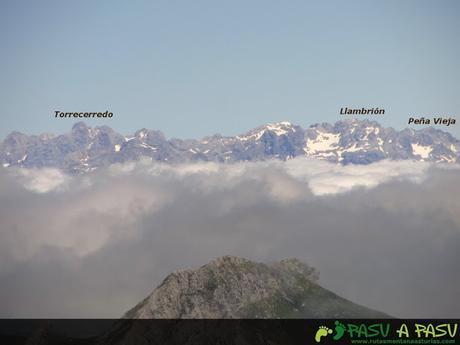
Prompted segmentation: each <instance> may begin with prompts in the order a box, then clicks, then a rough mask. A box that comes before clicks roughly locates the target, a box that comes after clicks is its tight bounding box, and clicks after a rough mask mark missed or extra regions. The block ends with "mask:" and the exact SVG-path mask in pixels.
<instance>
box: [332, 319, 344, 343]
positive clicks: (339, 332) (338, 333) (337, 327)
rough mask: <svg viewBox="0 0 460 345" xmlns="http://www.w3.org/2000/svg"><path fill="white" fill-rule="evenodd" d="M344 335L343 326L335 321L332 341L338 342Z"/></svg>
mask: <svg viewBox="0 0 460 345" xmlns="http://www.w3.org/2000/svg"><path fill="white" fill-rule="evenodd" d="M344 333H345V325H344V324H343V323H340V322H339V321H336V322H335V335H334V337H333V338H332V339H334V340H339V339H340V338H342V337H343V334H344Z"/></svg>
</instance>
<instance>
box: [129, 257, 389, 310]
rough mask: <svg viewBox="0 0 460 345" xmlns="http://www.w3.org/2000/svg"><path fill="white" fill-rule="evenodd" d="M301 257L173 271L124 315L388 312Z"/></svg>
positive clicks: (229, 260) (234, 260) (225, 260)
mask: <svg viewBox="0 0 460 345" xmlns="http://www.w3.org/2000/svg"><path fill="white" fill-rule="evenodd" d="M318 277H319V274H318V272H317V271H316V270H315V269H314V268H312V267H310V266H308V265H306V264H304V263H301V262H300V261H298V260H297V259H289V260H283V261H281V262H277V263H273V264H263V263H256V262H252V261H249V260H245V259H242V258H238V257H231V256H224V257H221V258H218V259H216V260H214V261H211V262H210V263H208V264H207V265H205V266H202V267H201V268H199V269H197V270H182V271H177V272H174V273H172V274H170V275H169V276H168V277H166V279H165V280H164V281H163V282H162V283H161V285H160V286H158V287H157V288H156V289H155V290H154V291H153V292H152V294H151V295H150V296H148V297H147V298H146V299H144V300H143V301H142V302H141V303H139V304H138V305H137V306H135V307H134V308H133V309H131V310H130V311H128V312H127V313H126V314H125V316H124V318H135V319H137V318H161V319H176V318H210V319H216V318H347V317H348V318H350V317H355V318H368V317H374V318H379V317H388V316H387V315H385V314H383V313H380V312H377V311H374V310H371V309H368V308H365V307H362V306H359V305H357V304H354V303H352V302H350V301H347V300H345V299H343V298H341V297H339V296H337V295H335V294H334V293H332V292H331V291H328V290H326V289H324V288H322V287H321V286H320V285H318V283H317V281H318Z"/></svg>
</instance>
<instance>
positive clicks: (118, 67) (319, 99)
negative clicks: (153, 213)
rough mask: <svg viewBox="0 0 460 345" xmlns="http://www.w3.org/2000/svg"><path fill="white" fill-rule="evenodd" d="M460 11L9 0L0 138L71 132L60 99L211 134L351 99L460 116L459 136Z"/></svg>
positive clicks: (387, 120)
mask: <svg viewBox="0 0 460 345" xmlns="http://www.w3.org/2000/svg"><path fill="white" fill-rule="evenodd" d="M459 19H460V2H459V1H318V2H307V1H267V0H265V1H239V0H231V1H172V0H167V1H123V2H122V1H113V0H111V1H17V0H14V1H13V0H12V1H1V3H0V52H1V54H0V137H1V138H2V137H4V136H5V135H6V134H7V133H9V132H10V131H12V130H20V131H23V132H26V133H39V132H64V131H68V130H69V129H70V127H71V125H72V123H73V122H74V120H69V119H55V118H54V110H61V111H105V110H110V111H112V112H113V113H114V114H115V115H114V118H113V119H110V120H104V121H96V120H89V121H88V124H90V125H100V124H107V125H109V126H111V127H113V128H115V129H116V130H118V131H121V132H123V133H129V132H132V131H134V130H135V129H138V128H141V127H147V128H154V129H161V130H162V131H164V132H165V134H166V135H167V136H168V137H171V136H176V137H201V136H204V135H207V134H213V133H221V134H229V135H232V134H236V133H240V132H244V131H246V130H247V129H250V128H252V127H254V126H257V125H259V124H263V123H266V122H270V121H277V120H289V121H291V122H294V123H297V124H300V125H302V126H304V127H306V126H308V125H310V124H312V123H315V122H322V121H329V122H330V121H336V120H338V119H340V115H339V114H338V112H339V109H340V108H341V107H343V106H352V107H353V106H379V107H383V108H385V110H386V115H385V116H384V118H383V120H382V121H381V122H382V123H383V124H384V125H392V126H394V127H396V128H401V127H404V126H405V125H406V123H407V118H408V117H409V116H410V115H420V116H422V115H429V116H432V115H437V114H441V115H443V114H446V115H451V116H454V117H456V118H457V122H459V123H458V124H456V125H455V126H454V127H450V130H451V131H452V132H453V133H454V134H455V135H456V136H459V137H460V116H459V109H460V92H459V91H460V88H459V87H458V82H459V81H460V69H459V67H460V62H459V61H460V54H459V53H460V48H459V42H460V39H459V37H460V20H459ZM441 128H442V129H445V128H444V127H441Z"/></svg>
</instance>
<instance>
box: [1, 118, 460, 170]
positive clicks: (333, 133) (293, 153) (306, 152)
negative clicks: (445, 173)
mask: <svg viewBox="0 0 460 345" xmlns="http://www.w3.org/2000/svg"><path fill="white" fill-rule="evenodd" d="M298 156H306V157H312V158H317V159H321V160H326V161H330V162H334V163H341V164H344V165H346V164H369V163H373V162H376V161H380V160H383V159H390V160H415V161H429V162H443V163H458V162H459V161H460V141H459V140H458V139H456V138H454V137H453V136H452V135H451V134H449V133H447V132H444V131H442V130H438V129H434V128H432V127H429V128H423V129H421V130H413V129H404V130H402V131H397V130H394V129H393V128H385V127H382V126H381V125H379V124H378V123H377V122H375V121H368V120H363V121H360V120H343V121H338V122H336V123H335V124H328V123H323V124H314V125H312V126H310V127H308V128H307V129H303V128H302V127H301V126H298V125H294V124H291V123H289V122H278V123H270V124H267V125H264V126H260V127H257V128H255V129H252V130H250V131H249V132H247V133H245V134H242V135H238V136H234V137H228V136H227V137H226V136H221V135H213V136H210V137H205V138H203V139H201V140H195V139H185V140H182V139H167V138H166V137H165V136H164V134H163V133H162V132H160V131H157V130H148V129H140V130H138V131H136V132H135V133H134V134H133V135H127V136H125V135H121V134H119V133H117V132H115V131H114V130H113V129H111V128H110V127H107V126H101V127H95V128H91V127H88V126H87V125H86V124H85V123H83V122H78V123H76V124H75V125H74V126H73V127H72V130H71V131H70V132H69V133H67V134H63V135H57V136H54V135H51V134H41V135H31V136H28V135H26V134H23V133H20V132H13V133H11V134H9V135H8V136H7V137H6V138H5V140H4V141H3V142H2V143H1V144H0V164H2V165H3V166H4V167H12V166H17V167H25V168H41V167H55V168H59V169H61V170H63V171H65V172H67V173H70V174H79V173H84V172H89V171H92V170H95V169H97V168H99V167H102V166H107V165H110V164H113V163H121V162H128V161H132V160H137V159H139V158H140V157H150V158H151V159H152V160H154V161H160V162H165V163H183V162H195V161H212V162H223V163H231V162H239V161H260V160H267V159H280V160H287V159H290V158H293V157H298Z"/></svg>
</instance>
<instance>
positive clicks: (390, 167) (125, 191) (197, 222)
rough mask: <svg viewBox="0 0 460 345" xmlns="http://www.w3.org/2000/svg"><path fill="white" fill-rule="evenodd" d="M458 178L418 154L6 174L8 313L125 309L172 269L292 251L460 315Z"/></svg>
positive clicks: (355, 286) (413, 306)
mask: <svg viewBox="0 0 460 345" xmlns="http://www.w3.org/2000/svg"><path fill="white" fill-rule="evenodd" d="M459 247H460V174H459V169H458V167H452V166H433V165H430V164H428V163H419V162H418V163H417V162H409V161H404V162H379V163H375V164H371V165H368V166H345V167H343V166H340V165H332V164H329V163H326V162H320V161H314V160H308V159H304V158H302V159H294V160H290V161H287V162H284V163H283V162H262V163H240V164H234V165H219V164H214V163H208V164H189V165H177V166H170V165H164V164H158V163H152V162H150V161H140V162H137V163H129V164H124V165H113V166H111V167H109V168H106V169H102V170H99V171H95V172H93V173H91V174H87V175H84V176H78V177H69V176H66V175H64V174H62V173H61V172H59V171H57V170H54V169H45V170H23V169H19V170H14V169H1V170H0V317H10V316H12V317H119V316H121V315H122V314H123V313H124V312H125V311H126V310H127V309H129V308H131V307H132V306H134V305H135V304H136V303H137V302H139V301H140V300H141V299H142V298H144V297H145V296H146V295H147V294H148V293H150V292H151V291H152V290H153V289H154V288H155V286H157V285H158V284H159V283H161V281H162V279H163V278H164V277H165V276H166V275H167V274H168V273H170V272H171V271H173V270H176V269H178V268H184V267H185V268H187V267H197V266H199V265H202V264H205V263H206V262H208V261H209V260H211V259H213V258H215V257H217V256H221V255H227V254H229V255H237V256H242V257H245V258H248V259H253V260H257V261H275V260H280V259H283V258H288V257H297V258H299V259H301V260H303V261H305V262H307V263H309V264H311V265H313V266H315V267H316V268H318V269H319V270H320V272H321V278H320V284H321V285H323V286H324V287H327V288H329V289H331V290H333V291H334V292H336V293H338V294H339V295H342V296H343V297H346V298H349V299H351V300H352V301H354V302H357V303H360V304H363V305H365V306H368V307H372V308H376V309H379V310H381V311H384V312H387V313H389V314H391V315H394V316H399V317H438V318H441V317H445V318H451V317H456V318H458V317H460V314H459V310H460V302H459V301H458V298H457V294H458V291H460V273H459V270H458V263H459V262H460V251H458V248H459Z"/></svg>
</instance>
